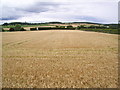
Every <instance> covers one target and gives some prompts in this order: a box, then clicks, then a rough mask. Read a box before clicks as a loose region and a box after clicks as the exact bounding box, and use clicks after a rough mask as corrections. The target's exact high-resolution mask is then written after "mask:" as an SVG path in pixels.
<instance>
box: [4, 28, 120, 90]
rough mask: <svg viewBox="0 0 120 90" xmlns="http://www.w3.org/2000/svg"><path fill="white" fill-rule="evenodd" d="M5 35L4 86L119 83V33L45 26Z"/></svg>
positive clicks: (56, 86) (89, 86)
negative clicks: (56, 28) (45, 28)
mask: <svg viewBox="0 0 120 90" xmlns="http://www.w3.org/2000/svg"><path fill="white" fill-rule="evenodd" d="M2 37H3V41H2V49H3V51H2V54H3V55H2V75H3V76H2V83H3V84H2V87H3V88H116V87H118V86H117V85H118V35H114V34H105V33H98V32H87V31H80V30H43V31H23V32H3V33H2Z"/></svg>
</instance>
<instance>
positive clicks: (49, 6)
mask: <svg viewBox="0 0 120 90" xmlns="http://www.w3.org/2000/svg"><path fill="white" fill-rule="evenodd" d="M59 5H60V4H58V3H55V2H36V3H34V4H33V5H31V6H28V7H25V8H16V10H21V11H25V12H33V13H40V12H46V11H49V10H53V9H55V8H56V7H58V6H59Z"/></svg>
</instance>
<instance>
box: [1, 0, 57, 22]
mask: <svg viewBox="0 0 120 90" xmlns="http://www.w3.org/2000/svg"><path fill="white" fill-rule="evenodd" d="M58 6H59V4H58V3H55V2H35V3H33V4H32V5H29V6H21V7H14V6H3V7H2V19H1V20H16V19H19V18H20V17H24V16H27V15H28V14H31V13H41V12H46V11H49V10H53V9H55V8H56V7H58Z"/></svg>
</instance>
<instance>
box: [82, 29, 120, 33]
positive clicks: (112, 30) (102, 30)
mask: <svg viewBox="0 0 120 90" xmlns="http://www.w3.org/2000/svg"><path fill="white" fill-rule="evenodd" d="M80 30H83V31H93V32H102V33H110V34H120V31H119V30H118V29H99V28H97V29H90V28H88V29H85V28H83V29H80Z"/></svg>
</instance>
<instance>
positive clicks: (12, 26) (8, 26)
mask: <svg viewBox="0 0 120 90" xmlns="http://www.w3.org/2000/svg"><path fill="white" fill-rule="evenodd" d="M21 26H22V27H34V26H54V25H49V24H39V25H21ZM14 27H15V25H7V26H2V28H14Z"/></svg>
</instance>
